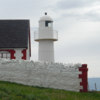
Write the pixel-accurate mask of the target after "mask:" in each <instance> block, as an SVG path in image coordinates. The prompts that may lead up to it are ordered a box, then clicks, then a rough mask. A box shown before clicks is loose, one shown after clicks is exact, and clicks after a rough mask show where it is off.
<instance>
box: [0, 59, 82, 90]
mask: <svg viewBox="0 0 100 100" xmlns="http://www.w3.org/2000/svg"><path fill="white" fill-rule="evenodd" d="M80 66H81V65H79V64H76V65H63V64H59V63H51V64H50V63H41V62H33V61H18V60H0V80H3V81H10V82H16V83H21V84H25V85H30V86H40V87H47V88H55V89H64V90H70V91H79V90H80V89H81V88H82V87H81V86H80V82H81V79H79V74H81V72H79V70H78V67H80Z"/></svg>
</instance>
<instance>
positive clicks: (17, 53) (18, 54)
mask: <svg viewBox="0 0 100 100" xmlns="http://www.w3.org/2000/svg"><path fill="white" fill-rule="evenodd" d="M28 47H29V46H28ZM24 49H26V48H18V49H17V48H16V49H14V50H15V57H16V60H21V59H22V57H23V53H22V50H24ZM29 59H30V57H29V48H28V49H27V51H26V60H29Z"/></svg>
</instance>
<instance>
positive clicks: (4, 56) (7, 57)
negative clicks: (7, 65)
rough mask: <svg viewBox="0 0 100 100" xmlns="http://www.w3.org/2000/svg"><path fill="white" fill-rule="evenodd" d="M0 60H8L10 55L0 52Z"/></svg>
mask: <svg viewBox="0 0 100 100" xmlns="http://www.w3.org/2000/svg"><path fill="white" fill-rule="evenodd" d="M0 58H5V59H10V53H9V52H6V51H0Z"/></svg>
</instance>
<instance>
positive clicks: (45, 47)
mask: <svg viewBox="0 0 100 100" xmlns="http://www.w3.org/2000/svg"><path fill="white" fill-rule="evenodd" d="M38 54H39V61H47V62H54V43H53V41H52V40H41V41H39V53H38Z"/></svg>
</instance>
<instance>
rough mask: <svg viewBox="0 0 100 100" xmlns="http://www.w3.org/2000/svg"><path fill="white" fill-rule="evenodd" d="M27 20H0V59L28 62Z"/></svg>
mask: <svg viewBox="0 0 100 100" xmlns="http://www.w3.org/2000/svg"><path fill="white" fill-rule="evenodd" d="M30 56H31V44H30V23H29V20H0V58H6V59H24V60H29V59H30Z"/></svg>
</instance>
